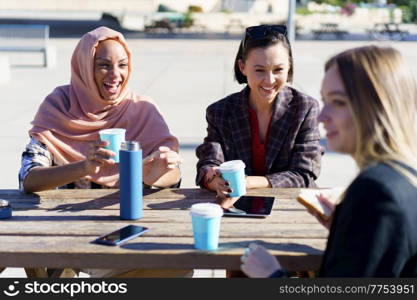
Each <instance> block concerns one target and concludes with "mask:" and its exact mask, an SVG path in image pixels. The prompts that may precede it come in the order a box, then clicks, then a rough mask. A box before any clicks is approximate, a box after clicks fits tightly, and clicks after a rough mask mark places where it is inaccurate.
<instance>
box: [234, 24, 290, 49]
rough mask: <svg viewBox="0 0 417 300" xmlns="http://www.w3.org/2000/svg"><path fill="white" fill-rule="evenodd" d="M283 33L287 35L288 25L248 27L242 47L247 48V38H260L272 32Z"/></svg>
mask: <svg viewBox="0 0 417 300" xmlns="http://www.w3.org/2000/svg"><path fill="white" fill-rule="evenodd" d="M274 33H275V34H276V33H278V34H283V35H284V36H287V26H285V25H258V26H251V27H248V28H246V32H245V38H244V39H243V44H242V47H243V48H245V43H246V41H247V40H249V39H250V40H258V39H262V38H265V37H267V36H269V35H271V34H274Z"/></svg>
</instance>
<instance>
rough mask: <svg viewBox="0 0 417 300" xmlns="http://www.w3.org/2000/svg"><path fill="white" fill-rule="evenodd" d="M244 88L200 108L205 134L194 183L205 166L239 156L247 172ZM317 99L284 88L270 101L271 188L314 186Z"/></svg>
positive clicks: (249, 152) (248, 138) (317, 156)
mask: <svg viewBox="0 0 417 300" xmlns="http://www.w3.org/2000/svg"><path fill="white" fill-rule="evenodd" d="M248 95H249V87H246V88H244V89H243V90H242V91H240V92H238V93H234V94H231V95H229V96H227V97H226V98H224V99H222V100H219V101H217V102H215V103H213V104H211V105H210V106H209V107H208V108H207V110H206V119H207V123H208V126H207V136H206V137H205V138H204V143H203V144H201V145H200V146H198V147H197V149H196V155H197V157H198V162H197V177H196V184H197V185H200V186H202V184H203V182H202V181H203V178H204V174H205V168H206V167H207V166H218V165H220V164H221V163H222V162H224V161H228V160H233V159H241V160H243V162H244V163H245V165H246V168H245V173H246V175H252V174H253V171H252V148H251V146H252V139H251V127H250V116H249V98H248ZM318 114H319V105H318V102H317V101H316V100H315V99H313V98H312V97H310V96H307V95H305V94H303V93H301V92H299V91H297V90H296V89H294V88H292V87H289V86H285V87H284V88H283V89H282V90H281V91H280V92H279V94H278V96H277V99H276V101H275V106H274V112H273V114H272V120H271V124H270V129H269V137H268V144H267V145H266V157H265V160H266V170H267V174H265V176H266V177H267V179H268V180H269V182H270V183H271V186H272V187H315V186H316V185H315V182H314V180H315V179H317V177H318V176H319V173H320V163H321V155H322V153H323V150H322V147H321V146H320V143H319V141H320V134H319V130H318V121H317V118H318Z"/></svg>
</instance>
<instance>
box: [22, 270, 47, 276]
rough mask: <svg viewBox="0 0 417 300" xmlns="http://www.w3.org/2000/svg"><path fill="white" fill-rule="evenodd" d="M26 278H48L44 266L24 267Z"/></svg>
mask: <svg viewBox="0 0 417 300" xmlns="http://www.w3.org/2000/svg"><path fill="white" fill-rule="evenodd" d="M25 272H26V275H27V277H28V278H48V272H47V271H46V268H25Z"/></svg>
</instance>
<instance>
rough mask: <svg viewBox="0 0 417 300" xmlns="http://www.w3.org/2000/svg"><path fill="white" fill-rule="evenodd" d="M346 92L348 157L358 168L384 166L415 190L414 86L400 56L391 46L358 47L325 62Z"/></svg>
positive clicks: (416, 108)
mask: <svg viewBox="0 0 417 300" xmlns="http://www.w3.org/2000/svg"><path fill="white" fill-rule="evenodd" d="M334 64H336V65H337V67H338V70H339V73H340V76H341V79H342V81H343V84H344V86H345V89H346V91H347V94H348V97H349V99H350V101H349V107H350V109H351V112H352V116H353V120H354V122H355V124H356V130H357V134H356V139H357V140H356V149H355V153H354V156H353V158H354V159H355V161H356V163H357V164H358V166H359V168H360V169H363V168H365V167H367V166H369V165H371V164H374V163H377V162H384V163H386V164H389V165H391V166H392V167H393V168H395V169H397V170H398V171H399V172H401V173H402V174H403V175H405V176H406V177H407V178H408V179H409V180H410V182H412V183H413V184H414V185H416V186H417V177H416V176H415V175H413V174H412V173H411V172H409V171H408V170H407V169H406V168H405V167H404V166H403V165H401V164H398V163H397V162H400V163H403V164H406V165H408V166H410V167H412V168H414V169H416V170H417V85H416V81H415V79H414V77H413V74H412V73H411V70H410V69H409V68H408V67H407V65H406V63H405V62H404V60H403V58H402V56H401V54H400V53H399V52H398V51H397V50H395V49H394V48H391V47H378V46H364V47H359V48H354V49H350V50H347V51H344V52H342V53H340V54H338V55H336V56H334V57H333V58H331V59H330V60H329V61H328V62H327V63H326V66H325V70H326V71H327V70H328V69H329V68H330V67H331V66H332V65H334Z"/></svg>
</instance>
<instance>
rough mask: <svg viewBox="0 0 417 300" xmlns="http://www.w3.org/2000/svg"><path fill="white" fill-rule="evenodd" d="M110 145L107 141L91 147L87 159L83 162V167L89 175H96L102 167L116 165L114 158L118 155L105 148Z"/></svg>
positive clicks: (98, 141)
mask: <svg viewBox="0 0 417 300" xmlns="http://www.w3.org/2000/svg"><path fill="white" fill-rule="evenodd" d="M108 145H109V142H107V141H100V140H97V141H95V142H94V143H92V144H91V145H90V146H89V148H88V149H87V155H86V159H85V160H84V162H83V167H84V169H85V171H86V172H87V174H96V173H98V171H99V170H100V167H103V166H109V165H114V164H115V161H114V160H113V159H112V157H114V156H116V154H115V153H114V152H112V151H110V150H107V149H105V148H104V147H106V146H108Z"/></svg>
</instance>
